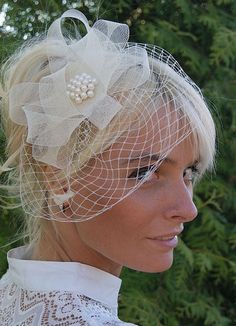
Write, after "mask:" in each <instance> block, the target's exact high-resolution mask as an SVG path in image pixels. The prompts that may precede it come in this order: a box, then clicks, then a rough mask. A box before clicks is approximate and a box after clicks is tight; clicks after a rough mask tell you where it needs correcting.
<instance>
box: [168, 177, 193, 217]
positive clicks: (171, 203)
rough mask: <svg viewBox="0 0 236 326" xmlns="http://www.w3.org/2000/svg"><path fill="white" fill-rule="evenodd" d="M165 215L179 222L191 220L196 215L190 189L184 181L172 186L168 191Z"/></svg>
mask: <svg viewBox="0 0 236 326" xmlns="http://www.w3.org/2000/svg"><path fill="white" fill-rule="evenodd" d="M167 202H168V203H167V207H166V217H167V218H169V219H172V220H173V219H175V220H177V221H180V222H183V223H185V222H191V221H193V220H194V219H195V218H196V217H197V213H198V211H197V208H196V206H195V204H194V202H193V198H192V190H191V189H189V188H188V187H187V186H186V185H185V183H184V182H181V183H180V184H178V185H176V187H172V190H171V192H169V193H168V201H167Z"/></svg>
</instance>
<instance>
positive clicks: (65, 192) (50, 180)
mask: <svg viewBox="0 0 236 326" xmlns="http://www.w3.org/2000/svg"><path fill="white" fill-rule="evenodd" d="M43 170H44V178H45V182H46V190H47V191H48V192H49V194H50V195H49V197H50V198H52V199H53V200H54V202H55V203H56V204H57V205H60V204H62V203H64V202H65V201H67V200H68V199H69V198H71V197H73V196H74V192H73V191H71V190H70V185H69V182H68V177H66V176H65V175H63V172H62V171H61V170H60V169H57V168H55V167H53V166H49V165H47V166H44V167H43Z"/></svg>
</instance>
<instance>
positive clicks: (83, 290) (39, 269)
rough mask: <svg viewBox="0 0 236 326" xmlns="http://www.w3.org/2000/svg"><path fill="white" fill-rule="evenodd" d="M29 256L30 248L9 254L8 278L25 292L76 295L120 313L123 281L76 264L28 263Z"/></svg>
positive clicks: (13, 250)
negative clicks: (119, 296)
mask: <svg viewBox="0 0 236 326" xmlns="http://www.w3.org/2000/svg"><path fill="white" fill-rule="evenodd" d="M30 252H31V249H30V248H29V247H27V246H23V247H19V248H15V249H12V250H10V251H9V252H8V264H9V274H10V275H11V278H13V281H14V282H15V283H16V284H18V285H19V286H21V287H22V288H23V289H28V290H32V291H71V292H74V293H75V292H76V293H79V294H83V295H85V296H87V297H89V298H92V299H94V300H96V301H99V302H101V303H103V304H105V305H107V306H108V307H110V308H111V309H112V310H115V311H117V301H118V294H119V290H120V286H121V279H120V278H118V277H116V276H114V275H112V274H109V273H107V272H104V271H102V270H100V269H97V268H95V267H92V266H89V265H85V264H81V263H77V262H54V261H53V262H52V261H36V260H27V257H30Z"/></svg>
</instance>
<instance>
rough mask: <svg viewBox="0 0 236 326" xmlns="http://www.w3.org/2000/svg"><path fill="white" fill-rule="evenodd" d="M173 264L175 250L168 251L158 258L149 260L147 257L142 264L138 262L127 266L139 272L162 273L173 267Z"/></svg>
mask: <svg viewBox="0 0 236 326" xmlns="http://www.w3.org/2000/svg"><path fill="white" fill-rule="evenodd" d="M172 265H173V251H171V252H169V253H166V254H165V255H160V256H159V257H158V258H153V259H152V260H151V257H150V261H147V258H146V259H144V260H143V262H142V264H137V266H132V267H131V266H130V267H129V266H127V267H129V268H131V269H134V270H136V271H139V272H145V273H161V272H165V271H167V270H168V269H170V268H171V266H172Z"/></svg>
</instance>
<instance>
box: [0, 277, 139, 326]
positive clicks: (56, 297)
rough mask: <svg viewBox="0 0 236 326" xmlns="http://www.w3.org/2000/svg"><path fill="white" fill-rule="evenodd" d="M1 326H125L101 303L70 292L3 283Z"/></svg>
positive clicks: (1, 291)
mask: <svg viewBox="0 0 236 326" xmlns="http://www.w3.org/2000/svg"><path fill="white" fill-rule="evenodd" d="M0 325H1V326H36V325H43V326H70V325H81V326H99V325H106V326H123V325H130V326H131V325H134V324H131V323H125V322H122V321H121V320H119V318H118V317H117V316H116V314H115V313H114V312H113V311H112V309H110V308H109V307H106V306H105V305H103V304H102V303H100V302H98V301H95V300H93V299H91V298H88V297H86V296H84V295H82V294H78V293H72V292H69V291H50V292H37V291H29V290H25V289H22V288H20V287H19V286H17V285H16V284H15V283H14V282H11V281H10V280H7V278H5V279H4V280H2V281H0Z"/></svg>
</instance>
